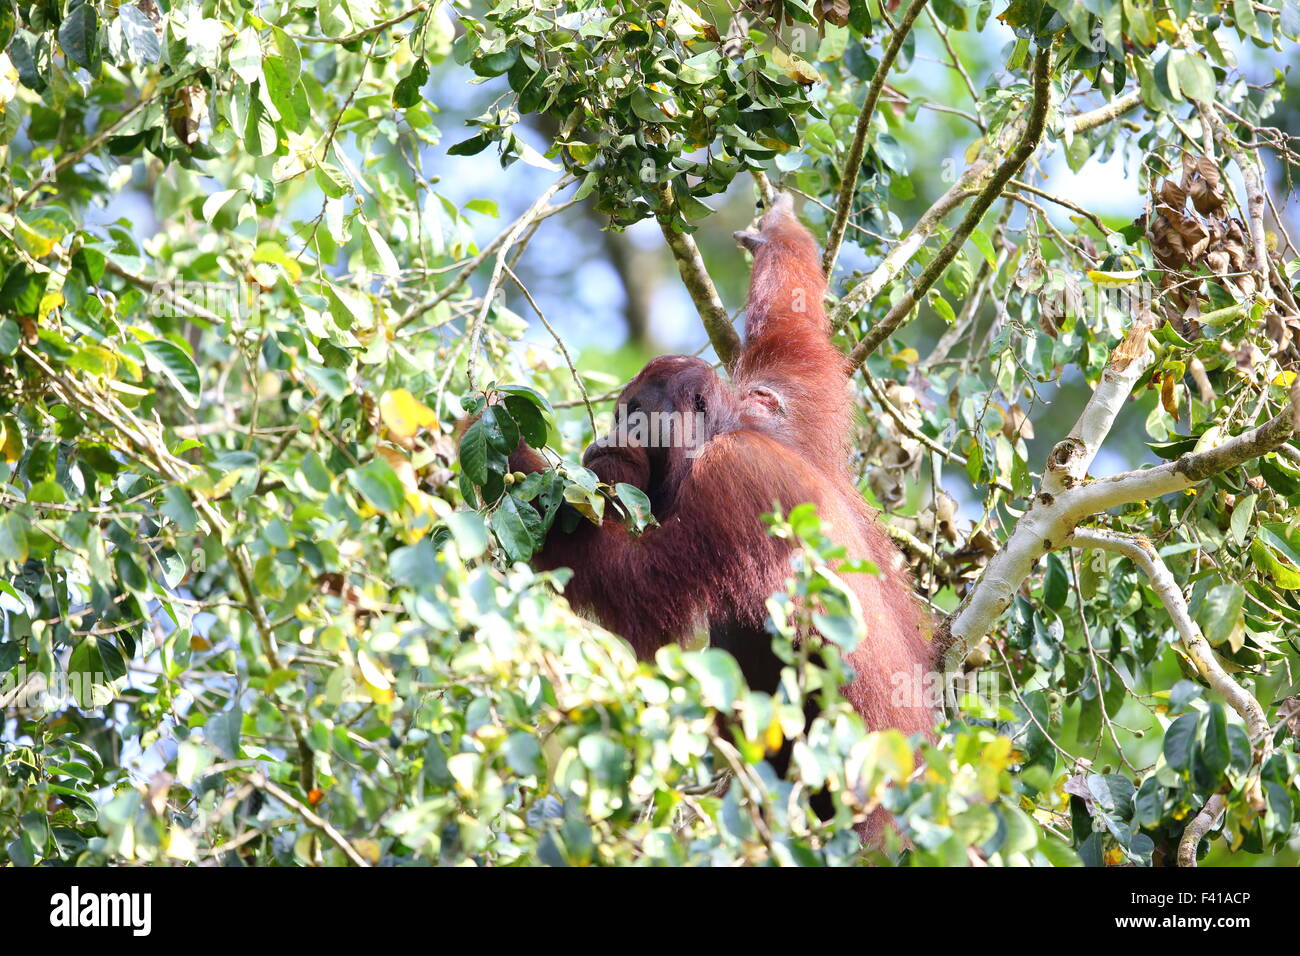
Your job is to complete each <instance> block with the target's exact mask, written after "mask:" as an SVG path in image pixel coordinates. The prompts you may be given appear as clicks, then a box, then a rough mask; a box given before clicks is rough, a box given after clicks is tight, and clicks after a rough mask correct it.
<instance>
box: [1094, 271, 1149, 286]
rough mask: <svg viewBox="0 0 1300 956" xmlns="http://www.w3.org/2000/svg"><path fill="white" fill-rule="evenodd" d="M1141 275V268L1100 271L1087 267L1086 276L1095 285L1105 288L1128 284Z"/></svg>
mask: <svg viewBox="0 0 1300 956" xmlns="http://www.w3.org/2000/svg"><path fill="white" fill-rule="evenodd" d="M1141 277H1142V270H1141V269H1129V270H1128V271H1125V272H1102V271H1100V270H1099V269H1089V270H1088V278H1089V279H1091V280H1092V281H1093V282H1095V283H1097V285H1100V286H1105V287H1107V288H1118V287H1119V286H1122V285H1128V284H1129V283H1131V282H1135V281H1137V280H1138V279H1139V278H1141Z"/></svg>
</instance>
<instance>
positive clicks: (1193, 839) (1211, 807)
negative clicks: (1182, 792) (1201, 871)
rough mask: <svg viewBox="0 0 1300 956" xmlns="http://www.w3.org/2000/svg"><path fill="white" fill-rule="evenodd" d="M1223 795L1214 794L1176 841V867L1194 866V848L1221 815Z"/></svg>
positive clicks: (1199, 843)
mask: <svg viewBox="0 0 1300 956" xmlns="http://www.w3.org/2000/svg"><path fill="white" fill-rule="evenodd" d="M1223 810H1224V800H1223V794H1221V793H1216V794H1214V796H1212V797H1210V799H1208V800H1206V801H1205V806H1203V807H1202V808H1201V812H1200V813H1198V814H1197V815H1196V816H1195V817H1193V818H1192V822H1191V823H1189V824H1187V827H1186V829H1184V830H1183V835H1182V836H1181V837H1180V838H1179V840H1178V865H1179V866H1191V867H1194V866H1196V848H1197V847H1198V846H1200V845H1201V840H1203V839H1204V838H1205V834H1207V833H1209V832H1210V831H1211V830H1213V829H1214V825H1215V824H1216V823H1217V822H1218V820H1219V817H1221V816H1222V815H1223Z"/></svg>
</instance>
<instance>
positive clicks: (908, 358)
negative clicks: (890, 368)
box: [891, 346, 921, 368]
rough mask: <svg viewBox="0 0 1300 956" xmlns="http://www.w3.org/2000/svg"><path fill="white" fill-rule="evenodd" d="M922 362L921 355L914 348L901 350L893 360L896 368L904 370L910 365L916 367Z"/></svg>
mask: <svg viewBox="0 0 1300 956" xmlns="http://www.w3.org/2000/svg"><path fill="white" fill-rule="evenodd" d="M920 360H921V353H919V352H918V351H917V350H916V349H914V348H912V347H910V346H909V347H908V348H905V349H899V351H898V352H897V353H896V354H895V355H894V357H893V359H892V360H891V361H892V362H893V364H894V366H895V367H897V368H904V367H905V366H908V365H915V364H916V363H917V362H919V361H920Z"/></svg>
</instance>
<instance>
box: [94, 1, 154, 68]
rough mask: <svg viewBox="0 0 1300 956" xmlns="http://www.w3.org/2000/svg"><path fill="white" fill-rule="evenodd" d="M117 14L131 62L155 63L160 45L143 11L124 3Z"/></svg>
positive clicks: (141, 63)
mask: <svg viewBox="0 0 1300 956" xmlns="http://www.w3.org/2000/svg"><path fill="white" fill-rule="evenodd" d="M87 6H89V4H87ZM117 14H118V17H119V18H120V22H121V25H122V36H123V37H124V38H125V39H126V49H127V53H128V54H129V55H130V59H131V62H132V63H135V64H137V65H142V66H143V65H148V64H151V63H157V62H158V61H159V60H160V59H161V58H162V47H161V46H160V44H159V42H158V33H157V31H156V30H154V27H153V23H152V22H151V21H150V19H149V18H148V17H147V16H145V14H144V11H143V10H141V9H140V8H139V7H137V6H135V4H131V3H124V4H122V5H121V6H119V7H118V9H117Z"/></svg>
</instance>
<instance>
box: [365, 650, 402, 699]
mask: <svg viewBox="0 0 1300 956" xmlns="http://www.w3.org/2000/svg"><path fill="white" fill-rule="evenodd" d="M357 670H359V671H360V672H361V680H362V682H363V683H364V684H365V685H366V692H367V693H368V694H370V699H371V700H373V701H374V702H375V703H376V704H388V703H392V700H393V682H392V681H391V680H390V679H389V677H388V675H387V674H385V673H384V670H383V668H381V667H380V666H379V664H378V663H376V662H375V660H374V659H373V658H371V656H370V655H369V654H367V653H366V652H365V651H357Z"/></svg>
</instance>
